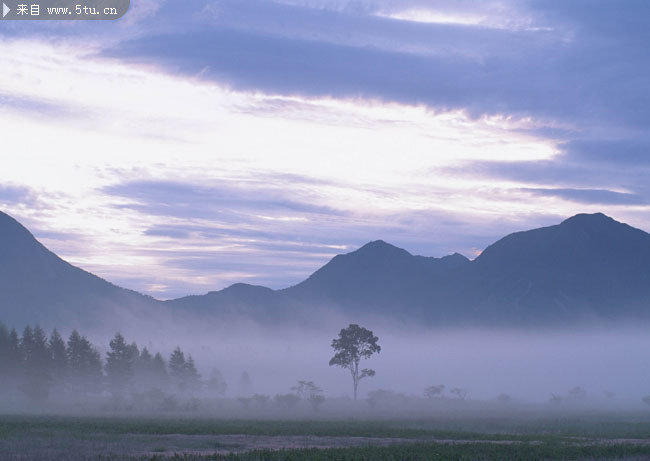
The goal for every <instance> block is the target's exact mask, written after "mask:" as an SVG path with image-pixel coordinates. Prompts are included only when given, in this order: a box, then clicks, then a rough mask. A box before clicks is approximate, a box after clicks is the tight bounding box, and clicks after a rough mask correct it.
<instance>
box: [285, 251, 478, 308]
mask: <svg viewBox="0 0 650 461" xmlns="http://www.w3.org/2000/svg"><path fill="white" fill-rule="evenodd" d="M469 263H470V262H469V260H468V259H467V258H466V257H464V256H462V255H460V254H458V253H455V254H453V255H451V256H445V257H444V258H426V257H424V256H413V255H412V254H410V253H409V252H408V251H406V250H403V249H401V248H397V247H395V246H393V245H390V244H388V243H386V242H384V241H382V240H377V241H374V242H370V243H368V244H366V245H364V246H363V247H361V248H359V249H358V250H356V251H353V252H352V253H348V254H344V255H338V256H335V257H334V258H333V259H332V260H331V261H330V262H328V263H327V264H326V265H325V266H323V267H322V268H320V269H318V270H317V271H316V272H314V273H313V274H312V275H311V276H310V277H309V278H308V279H307V280H305V281H304V282H302V283H299V284H298V285H296V286H294V287H291V288H287V289H285V290H283V293H284V294H285V295H286V296H287V297H289V298H291V299H296V300H301V301H303V302H318V303H321V304H322V303H325V304H332V305H336V306H349V307H350V308H356V309H362V310H366V309H370V310H371V311H372V312H377V311H378V310H380V311H385V310H389V311H390V310H392V309H394V308H395V307H400V306H401V305H402V304H403V303H404V301H405V300H410V301H414V298H418V297H419V296H420V294H422V288H423V287H426V286H427V285H429V284H431V283H432V281H433V280H435V279H436V278H437V277H439V276H440V275H441V274H444V273H447V272H449V271H453V270H454V269H458V268H461V267H464V266H465V265H467V264H469ZM422 301H423V300H421V299H418V301H417V302H418V303H421V302H422Z"/></svg>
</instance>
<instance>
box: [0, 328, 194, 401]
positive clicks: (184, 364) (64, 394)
mask: <svg viewBox="0 0 650 461" xmlns="http://www.w3.org/2000/svg"><path fill="white" fill-rule="evenodd" d="M200 384H201V377H200V375H199V373H198V372H197V369H196V366H195V364H194V360H193V359H192V356H191V355H188V357H187V359H186V358H185V354H184V353H183V351H182V350H181V349H180V347H177V348H176V349H175V350H174V351H173V352H172V354H171V356H170V357H169V363H166V362H165V360H164V359H163V357H162V355H161V354H160V353H156V354H153V355H152V353H151V352H149V350H148V349H147V348H146V347H145V348H143V349H142V350H140V349H139V348H138V346H137V344H136V343H135V342H133V343H131V344H129V343H127V342H126V341H125V339H124V337H123V336H122V335H121V334H120V333H117V334H116V335H115V337H114V338H113V339H112V340H111V342H110V343H109V350H108V351H107V352H106V356H105V359H104V360H102V357H101V355H100V353H99V351H98V350H97V348H96V347H95V346H94V345H93V344H92V343H91V342H90V341H89V340H88V339H87V338H86V337H85V336H82V335H80V334H79V333H78V332H77V331H76V330H74V331H73V332H72V333H71V334H70V337H69V338H68V340H67V342H66V341H65V340H64V339H63V338H62V337H61V335H60V334H59V332H58V331H57V330H56V329H55V330H54V331H52V333H51V334H50V336H49V337H48V336H47V335H46V334H45V332H44V331H43V329H42V328H41V327H39V326H35V327H33V328H32V327H31V326H29V325H28V326H26V327H25V329H24V330H23V333H22V336H19V335H18V333H17V332H16V330H15V329H12V330H11V331H9V329H8V328H7V327H6V326H5V325H3V324H2V323H0V394H4V395H14V394H17V393H23V394H24V395H26V396H27V397H28V398H30V399H32V400H35V401H43V400H45V399H47V398H48V397H50V396H54V397H56V398H58V399H62V398H67V399H79V398H83V397H88V396H93V395H94V396H96V395H99V394H102V393H104V392H109V393H110V394H112V395H113V396H114V397H120V396H122V395H124V394H126V393H129V392H143V391H147V390H150V389H161V390H174V391H180V392H187V393H190V394H191V393H193V392H195V391H197V390H198V388H199V386H200Z"/></svg>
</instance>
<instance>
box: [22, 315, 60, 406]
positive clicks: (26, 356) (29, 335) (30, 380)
mask: <svg viewBox="0 0 650 461" xmlns="http://www.w3.org/2000/svg"><path fill="white" fill-rule="evenodd" d="M20 347H21V349H22V356H23V383H22V386H21V389H22V391H23V392H24V393H25V394H26V395H27V396H28V397H29V398H30V399H32V400H37V401H41V400H45V399H47V397H48V394H49V390H50V386H51V384H52V376H51V358H50V352H49V350H48V348H47V337H46V336H45V332H44V331H43V329H42V328H41V327H39V326H38V325H37V326H36V327H35V328H34V329H33V330H32V328H31V327H30V326H29V325H28V326H27V327H25V330H24V331H23V337H22V340H21V343H20Z"/></svg>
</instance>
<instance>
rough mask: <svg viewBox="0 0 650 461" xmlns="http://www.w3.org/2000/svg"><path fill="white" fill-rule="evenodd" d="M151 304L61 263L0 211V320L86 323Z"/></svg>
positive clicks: (27, 232) (26, 231) (16, 222)
mask: <svg viewBox="0 0 650 461" xmlns="http://www.w3.org/2000/svg"><path fill="white" fill-rule="evenodd" d="M154 304H156V301H155V300H153V299H152V298H149V297H147V296H144V295H141V294H139V293H136V292H134V291H129V290H125V289H123V288H120V287H117V286H115V285H113V284H111V283H109V282H107V281H105V280H103V279H101V278H99V277H97V276H95V275H93V274H90V273H88V272H86V271H84V270H82V269H79V268H77V267H75V266H72V265H71V264H69V263H67V262H65V261H64V260H62V259H61V258H59V257H58V256H56V255H55V254H54V253H52V252H51V251H49V250H48V249H47V248H45V247H44V246H43V245H42V244H41V243H40V242H38V241H37V240H36V239H35V238H34V236H33V235H32V234H31V233H30V232H29V231H28V230H27V229H26V228H25V227H23V226H22V225H21V224H20V223H19V222H18V221H16V220H15V219H13V218H12V217H10V216H8V215H7V214H4V213H2V212H0V321H4V322H6V323H11V324H14V325H24V324H26V323H28V322H40V323H43V324H57V323H58V324H61V325H63V324H65V325H85V324H89V323H93V322H98V321H102V320H105V319H107V318H115V317H116V315H117V314H119V313H120V312H123V311H124V310H127V311H128V312H129V314H130V315H131V314H133V313H135V314H138V313H139V312H140V313H142V312H143V310H144V309H145V308H146V307H150V306H152V305H154Z"/></svg>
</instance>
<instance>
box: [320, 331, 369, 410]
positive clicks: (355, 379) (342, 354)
mask: <svg viewBox="0 0 650 461" xmlns="http://www.w3.org/2000/svg"><path fill="white" fill-rule="evenodd" d="M377 341H379V338H378V337H377V336H374V335H373V333H372V331H370V330H367V329H365V328H363V327H360V326H359V325H356V324H353V323H351V324H350V326H348V327H347V328H343V329H342V330H341V331H340V332H339V337H338V338H336V339H334V340H333V341H332V348H334V351H335V352H336V353H335V354H334V357H332V359H331V360H330V366H332V365H337V366H339V367H343V368H347V369H348V370H350V374H351V375H352V384H353V386H354V400H356V399H357V387H358V386H359V381H360V380H361V379H363V378H366V377H368V376H375V371H374V370H370V369H369V368H364V369H363V370H359V362H360V361H361V359H362V358H363V359H367V358H369V357H370V356H371V355H372V354H374V353H375V352H377V353H379V351H381V347H379V344H377Z"/></svg>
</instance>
